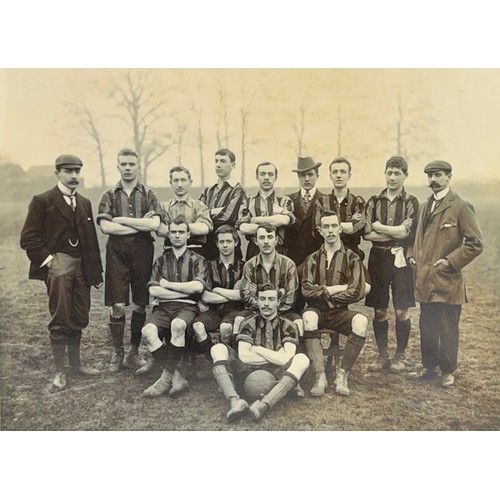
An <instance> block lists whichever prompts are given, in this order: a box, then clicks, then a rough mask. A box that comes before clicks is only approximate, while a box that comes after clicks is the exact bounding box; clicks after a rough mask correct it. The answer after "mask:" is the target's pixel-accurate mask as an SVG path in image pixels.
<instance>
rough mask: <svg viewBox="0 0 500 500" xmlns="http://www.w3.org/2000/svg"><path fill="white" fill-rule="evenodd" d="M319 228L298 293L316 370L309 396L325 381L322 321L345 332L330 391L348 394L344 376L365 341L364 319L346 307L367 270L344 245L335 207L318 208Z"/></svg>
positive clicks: (359, 294) (320, 391) (361, 289)
mask: <svg viewBox="0 0 500 500" xmlns="http://www.w3.org/2000/svg"><path fill="white" fill-rule="evenodd" d="M319 229H320V232H321V235H322V237H323V239H324V244H323V245H322V246H321V248H320V249H319V250H318V251H316V252H314V253H313V254H311V255H310V256H309V257H308V258H307V259H306V261H305V265H304V270H303V275H302V293H303V295H304V298H305V300H306V302H307V308H306V309H305V310H304V312H303V314H302V318H303V320H304V339H305V345H306V350H307V354H308V356H309V358H310V359H311V366H312V368H313V371H314V373H315V376H316V380H315V383H314V385H313V387H312V388H311V396H323V395H324V394H325V390H326V388H327V387H328V383H327V380H326V375H325V365H324V359H323V347H322V345H321V340H320V332H319V330H318V329H320V328H325V327H326V328H332V329H334V330H335V331H337V332H340V333H342V334H344V335H347V336H348V337H349V338H348V340H347V342H346V344H345V348H344V356H343V359H342V364H341V366H340V370H339V372H338V374H337V377H336V379H335V392H337V394H341V395H343V396H349V388H348V385H347V376H348V373H349V371H350V369H351V368H352V367H353V365H354V363H355V361H356V359H357V358H358V356H359V353H360V352H361V349H362V348H363V345H364V343H365V338H366V327H367V324H368V320H367V318H366V317H365V316H363V315H362V314H359V313H357V312H354V311H350V310H349V309H348V305H349V304H353V303H354V302H358V301H359V300H360V299H362V298H363V297H364V296H365V292H366V281H365V275H366V270H365V267H364V265H363V263H362V261H361V259H360V258H359V257H358V255H356V254H355V253H354V252H353V251H352V250H350V249H348V248H346V247H345V246H344V245H343V243H342V241H341V239H340V233H341V231H342V226H341V223H340V220H339V217H338V215H337V214H336V213H335V212H332V211H330V210H325V211H324V212H323V213H322V214H321V219H320V228H319Z"/></svg>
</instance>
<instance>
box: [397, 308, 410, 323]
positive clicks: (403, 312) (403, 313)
mask: <svg viewBox="0 0 500 500" xmlns="http://www.w3.org/2000/svg"><path fill="white" fill-rule="evenodd" d="M409 317H410V313H409V312H408V309H396V319H397V320H398V321H406V320H407V319H408V318H409Z"/></svg>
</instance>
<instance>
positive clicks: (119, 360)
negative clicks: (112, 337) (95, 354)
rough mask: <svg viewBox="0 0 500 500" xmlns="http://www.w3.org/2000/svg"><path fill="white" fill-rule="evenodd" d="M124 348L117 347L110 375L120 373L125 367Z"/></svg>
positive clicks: (110, 366) (113, 355) (110, 367)
mask: <svg viewBox="0 0 500 500" xmlns="http://www.w3.org/2000/svg"><path fill="white" fill-rule="evenodd" d="M123 356H124V351H123V347H115V348H114V350H113V354H112V355H111V361H110V362H109V373H118V372H119V371H120V369H121V367H122V366H123Z"/></svg>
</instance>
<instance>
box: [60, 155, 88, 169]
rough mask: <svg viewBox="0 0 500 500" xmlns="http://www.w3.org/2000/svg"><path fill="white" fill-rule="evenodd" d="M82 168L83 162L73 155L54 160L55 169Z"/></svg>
mask: <svg viewBox="0 0 500 500" xmlns="http://www.w3.org/2000/svg"><path fill="white" fill-rule="evenodd" d="M70 166H71V167H83V162H82V160H80V158H78V156H75V155H61V156H58V157H57V158H56V167H57V168H60V167H70Z"/></svg>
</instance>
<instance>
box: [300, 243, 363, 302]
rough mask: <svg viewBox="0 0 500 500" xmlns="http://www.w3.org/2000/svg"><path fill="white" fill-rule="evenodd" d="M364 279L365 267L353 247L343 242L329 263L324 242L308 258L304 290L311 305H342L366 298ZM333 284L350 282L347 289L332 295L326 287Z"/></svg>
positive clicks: (304, 272)
mask: <svg viewBox="0 0 500 500" xmlns="http://www.w3.org/2000/svg"><path fill="white" fill-rule="evenodd" d="M365 280H366V268H365V266H364V265H363V262H362V261H361V259H360V258H359V257H358V256H357V255H356V254H355V253H354V252H353V251H351V250H350V249H348V248H346V247H345V246H344V245H342V246H341V247H340V249H339V250H338V251H337V252H335V253H334V254H333V257H332V259H331V261H330V264H328V260H327V254H326V250H325V245H322V246H321V248H320V249H319V250H318V251H316V252H314V253H313V254H311V255H310V256H309V257H308V258H307V259H306V261H305V264H304V269H303V273H302V294H303V296H304V298H305V299H306V302H307V305H308V306H309V307H317V308H318V309H320V310H328V309H334V308H343V307H346V306H347V305H348V304H352V303H354V302H358V301H359V300H361V299H362V298H363V295H364V293H365V283H366V281H365ZM332 285H347V290H345V291H344V292H340V293H338V294H336V295H333V296H330V294H329V293H328V289H327V287H328V286H332Z"/></svg>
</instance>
